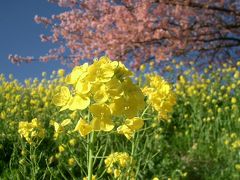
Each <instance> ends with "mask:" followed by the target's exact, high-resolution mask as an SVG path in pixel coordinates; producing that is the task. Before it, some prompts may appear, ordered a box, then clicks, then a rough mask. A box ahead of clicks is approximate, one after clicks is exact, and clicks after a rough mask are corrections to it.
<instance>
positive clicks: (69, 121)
mask: <svg viewBox="0 0 240 180" xmlns="http://www.w3.org/2000/svg"><path fill="white" fill-rule="evenodd" d="M70 123H72V121H71V119H65V120H63V122H62V123H61V126H67V125H68V124H70Z"/></svg>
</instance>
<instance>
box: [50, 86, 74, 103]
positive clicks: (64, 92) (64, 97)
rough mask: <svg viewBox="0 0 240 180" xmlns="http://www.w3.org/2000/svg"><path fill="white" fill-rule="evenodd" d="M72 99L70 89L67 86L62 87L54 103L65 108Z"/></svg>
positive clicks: (54, 98)
mask: <svg viewBox="0 0 240 180" xmlns="http://www.w3.org/2000/svg"><path fill="white" fill-rule="evenodd" d="M70 98H71V94H70V91H69V89H68V88H67V87H66V86H63V87H61V90H60V92H59V93H57V94H56V95H55V96H54V97H53V103H54V104H55V105H56V106H64V105H66V104H67V103H68V101H69V99H70Z"/></svg>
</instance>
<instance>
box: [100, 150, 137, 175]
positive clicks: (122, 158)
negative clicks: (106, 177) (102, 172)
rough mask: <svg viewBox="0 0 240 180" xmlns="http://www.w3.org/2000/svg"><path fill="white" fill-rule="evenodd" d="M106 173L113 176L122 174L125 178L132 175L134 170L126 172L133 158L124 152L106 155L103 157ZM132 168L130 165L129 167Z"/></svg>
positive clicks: (131, 164)
mask: <svg viewBox="0 0 240 180" xmlns="http://www.w3.org/2000/svg"><path fill="white" fill-rule="evenodd" d="M104 162H105V165H106V168H107V173H109V174H113V175H114V178H118V177H120V176H122V175H124V177H125V178H127V177H132V178H133V176H134V172H133V171H132V172H130V173H129V172H128V169H129V168H130V167H131V166H133V162H134V161H133V159H132V157H131V156H129V154H128V153H126V152H115V153H112V154H110V155H109V156H107V158H106V159H105V161H104ZM131 168H132V167H131Z"/></svg>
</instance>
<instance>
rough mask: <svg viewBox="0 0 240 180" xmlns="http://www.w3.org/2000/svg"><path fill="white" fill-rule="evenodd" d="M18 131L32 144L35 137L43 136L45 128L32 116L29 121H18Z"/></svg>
mask: <svg viewBox="0 0 240 180" xmlns="http://www.w3.org/2000/svg"><path fill="white" fill-rule="evenodd" d="M18 133H19V134H20V136H21V137H23V138H25V139H26V141H27V142H28V143H29V144H32V143H33V142H34V140H36V139H37V138H44V136H45V129H44V128H43V126H42V124H41V122H40V121H39V120H38V119H37V118H34V119H33V120H32V121H31V122H27V121H20V122H19V127H18Z"/></svg>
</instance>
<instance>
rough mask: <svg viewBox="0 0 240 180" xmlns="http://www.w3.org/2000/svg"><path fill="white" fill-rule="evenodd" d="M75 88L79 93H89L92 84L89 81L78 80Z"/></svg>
mask: <svg viewBox="0 0 240 180" xmlns="http://www.w3.org/2000/svg"><path fill="white" fill-rule="evenodd" d="M75 89H76V92H77V93H78V94H87V93H89V91H90V90H91V84H90V83H89V82H82V81H78V82H77V84H76V87H75Z"/></svg>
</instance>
